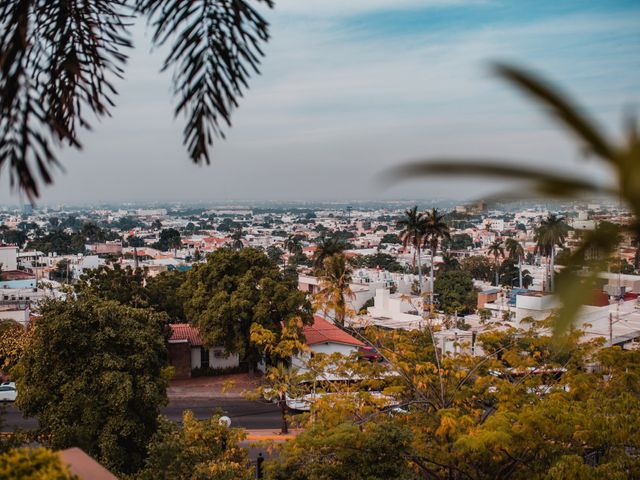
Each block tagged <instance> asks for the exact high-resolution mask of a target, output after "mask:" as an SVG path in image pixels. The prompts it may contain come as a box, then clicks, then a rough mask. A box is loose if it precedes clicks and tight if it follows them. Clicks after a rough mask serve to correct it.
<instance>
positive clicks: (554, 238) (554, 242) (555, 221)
mask: <svg viewBox="0 0 640 480" xmlns="http://www.w3.org/2000/svg"><path fill="white" fill-rule="evenodd" d="M568 230H569V227H568V226H567V224H566V223H564V220H563V219H562V218H561V217H558V216H556V215H553V214H551V215H549V216H548V217H547V218H545V219H544V220H542V222H540V225H539V226H538V227H537V228H536V231H535V236H534V240H535V242H536V248H537V250H538V251H539V252H540V253H542V254H543V255H546V256H547V257H549V271H548V273H547V276H548V279H549V288H550V289H551V291H552V292H553V291H555V280H554V279H555V256H556V246H559V247H562V246H563V245H564V240H565V238H566V236H567V231H568Z"/></svg>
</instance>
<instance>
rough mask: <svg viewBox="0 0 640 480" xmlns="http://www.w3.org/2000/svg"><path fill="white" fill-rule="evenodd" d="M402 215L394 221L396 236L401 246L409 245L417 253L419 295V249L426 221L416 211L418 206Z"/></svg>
mask: <svg viewBox="0 0 640 480" xmlns="http://www.w3.org/2000/svg"><path fill="white" fill-rule="evenodd" d="M404 215H405V216H404V217H402V218H400V219H399V220H398V221H397V222H396V226H397V227H398V228H399V229H400V233H398V237H400V241H402V246H403V247H404V248H407V247H408V246H409V245H411V246H412V247H413V249H414V253H415V254H417V255H418V284H419V290H420V295H422V259H421V256H420V249H421V247H422V244H423V243H424V238H425V230H426V221H425V218H424V214H423V213H419V212H418V206H417V205H416V206H414V207H413V208H411V209H409V210H406V211H405V212H404Z"/></svg>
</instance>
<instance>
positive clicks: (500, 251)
mask: <svg viewBox="0 0 640 480" xmlns="http://www.w3.org/2000/svg"><path fill="white" fill-rule="evenodd" d="M487 252H488V253H489V255H493V266H494V270H495V273H496V283H495V285H496V287H497V286H498V285H500V267H499V263H498V262H499V260H500V257H502V258H504V247H503V246H502V242H501V241H500V240H494V241H493V243H492V244H491V245H489V248H488V250H487Z"/></svg>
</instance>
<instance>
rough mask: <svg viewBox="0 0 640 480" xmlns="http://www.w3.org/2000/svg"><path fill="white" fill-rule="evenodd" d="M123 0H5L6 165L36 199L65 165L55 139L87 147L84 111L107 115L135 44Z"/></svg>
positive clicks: (1, 127)
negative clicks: (56, 168) (80, 130)
mask: <svg viewBox="0 0 640 480" xmlns="http://www.w3.org/2000/svg"><path fill="white" fill-rule="evenodd" d="M125 4H126V2H125V1H124V0H123V1H109V0H95V1H92V2H86V1H81V0H68V1H65V2H50V1H45V0H18V1H12V2H9V1H6V2H2V3H0V168H2V166H3V165H4V164H5V163H8V164H9V176H10V181H11V186H12V187H18V188H19V189H20V190H22V191H24V193H25V194H26V195H27V196H28V197H29V198H30V199H31V200H33V199H34V198H36V197H38V195H39V182H43V183H45V184H48V183H51V181H52V178H51V168H52V167H53V166H55V165H58V162H57V159H56V157H55V155H54V153H53V151H52V147H51V144H50V139H49V137H48V135H47V133H48V134H50V136H51V137H53V138H55V139H56V140H60V141H63V142H65V143H68V144H69V145H71V146H73V147H75V148H80V142H79V141H78V137H77V134H78V132H77V127H78V126H80V127H82V128H88V127H89V122H88V119H87V117H86V115H85V114H84V113H83V110H89V111H90V112H92V113H93V114H94V115H96V116H97V117H100V116H104V115H108V113H109V108H110V107H111V106H113V99H112V97H113V95H115V93H116V91H115V87H114V85H113V83H112V79H113V78H115V77H119V76H120V75H121V73H122V66H123V64H124V62H125V60H126V55H125V54H124V53H123V50H125V49H126V48H128V47H130V46H131V42H130V41H129V39H128V36H127V33H126V26H127V25H126V21H127V19H128V18H129V16H128V15H127V14H126V12H125Z"/></svg>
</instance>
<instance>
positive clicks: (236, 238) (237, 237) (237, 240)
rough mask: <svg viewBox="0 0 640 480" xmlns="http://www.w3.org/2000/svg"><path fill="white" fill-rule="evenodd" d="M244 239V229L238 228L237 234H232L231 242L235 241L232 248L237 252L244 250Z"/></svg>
mask: <svg viewBox="0 0 640 480" xmlns="http://www.w3.org/2000/svg"><path fill="white" fill-rule="evenodd" d="M242 237H244V232H243V231H242V228H238V229H237V230H236V231H235V232H233V233H232V234H231V240H233V242H232V244H231V246H232V247H233V248H234V249H235V250H242V248H243V247H244V243H242Z"/></svg>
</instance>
